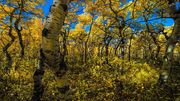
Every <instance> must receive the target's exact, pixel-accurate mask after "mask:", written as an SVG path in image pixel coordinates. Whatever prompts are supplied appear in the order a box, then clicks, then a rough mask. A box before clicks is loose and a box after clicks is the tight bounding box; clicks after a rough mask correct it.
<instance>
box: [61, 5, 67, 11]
mask: <svg viewBox="0 0 180 101" xmlns="http://www.w3.org/2000/svg"><path fill="white" fill-rule="evenodd" d="M61 6H62V8H63V10H64V12H66V11H67V9H68V6H67V5H66V4H61Z"/></svg>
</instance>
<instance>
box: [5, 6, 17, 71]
mask: <svg viewBox="0 0 180 101" xmlns="http://www.w3.org/2000/svg"><path fill="white" fill-rule="evenodd" d="M17 9H18V8H14V9H13V11H12V12H11V13H10V18H9V22H10V24H9V32H8V36H9V37H10V38H11V41H10V42H8V43H7V44H6V45H5V46H4V47H3V52H4V53H5V56H6V60H7V65H6V67H5V68H4V69H5V71H8V70H9V69H10V68H11V66H12V63H13V60H12V57H11V55H10V53H9V52H8V49H9V47H10V46H11V45H12V44H13V43H14V41H15V36H14V35H13V34H12V30H13V18H14V13H15V11H16V10H17Z"/></svg>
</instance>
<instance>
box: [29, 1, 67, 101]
mask: <svg viewBox="0 0 180 101" xmlns="http://www.w3.org/2000/svg"><path fill="white" fill-rule="evenodd" d="M69 2H70V1H69V0H54V1H53V5H52V6H51V8H50V13H49V15H48V16H47V18H46V23H45V26H44V29H43V31H42V45H41V49H40V60H39V66H38V68H37V69H36V71H35V73H34V76H33V79H34V91H33V97H32V100H33V101H39V100H40V99H41V97H42V95H43V92H44V90H43V89H44V88H43V84H42V77H43V75H44V70H45V67H49V68H50V69H51V70H52V71H53V72H54V73H55V74H56V76H58V77H62V76H64V75H65V72H66V68H65V67H61V66H60V65H61V58H60V47H59V33H60V29H61V27H62V26H63V24H64V20H65V16H66V14H67V11H68V7H67V4H68V3H69ZM62 81H64V80H62ZM61 86H62V87H61V88H62V89H63V90H62V89H61V88H60V89H61V90H60V91H62V92H61V93H63V94H64V92H66V91H65V90H68V89H64V87H65V88H67V85H66V86H65V82H62V85H61Z"/></svg>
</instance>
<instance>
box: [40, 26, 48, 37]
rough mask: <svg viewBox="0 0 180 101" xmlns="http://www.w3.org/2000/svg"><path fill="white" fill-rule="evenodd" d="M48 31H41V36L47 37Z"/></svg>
mask: <svg viewBox="0 0 180 101" xmlns="http://www.w3.org/2000/svg"><path fill="white" fill-rule="evenodd" d="M48 32H49V30H48V29H47V28H44V29H43V31H42V36H44V37H47V36H48Z"/></svg>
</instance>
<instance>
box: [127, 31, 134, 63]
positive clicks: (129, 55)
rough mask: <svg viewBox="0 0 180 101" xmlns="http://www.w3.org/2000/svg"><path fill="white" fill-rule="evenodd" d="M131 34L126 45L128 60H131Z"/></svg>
mask: <svg viewBox="0 0 180 101" xmlns="http://www.w3.org/2000/svg"><path fill="white" fill-rule="evenodd" d="M132 37H133V34H131V37H130V42H129V47H128V60H129V61H131V41H132Z"/></svg>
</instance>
